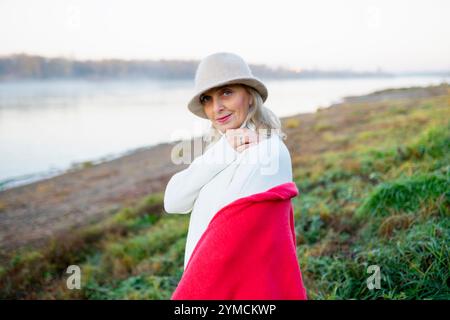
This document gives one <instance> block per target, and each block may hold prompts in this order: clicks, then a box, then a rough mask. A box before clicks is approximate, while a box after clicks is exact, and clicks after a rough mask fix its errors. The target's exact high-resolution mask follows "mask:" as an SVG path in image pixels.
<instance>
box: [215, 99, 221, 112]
mask: <svg viewBox="0 0 450 320" xmlns="http://www.w3.org/2000/svg"><path fill="white" fill-rule="evenodd" d="M213 103H214V105H213V109H214V112H215V113H220V112H221V111H222V110H223V109H224V106H223V104H222V100H220V99H214V102H213Z"/></svg>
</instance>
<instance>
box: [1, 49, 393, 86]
mask: <svg viewBox="0 0 450 320" xmlns="http://www.w3.org/2000/svg"><path fill="white" fill-rule="evenodd" d="M198 63H199V61H196V60H164V59H161V60H120V59H103V60H72V59H67V58H47V57H42V56H35V55H27V54H15V55H9V56H0V80H3V81H7V80H18V79H51V78H59V79H61V78H83V79H85V78H87V79H99V78H147V79H148V78H150V79H193V78H194V76H195V70H196V68H197V65H198ZM250 68H251V69H252V71H253V73H254V74H255V76H258V77H261V78H266V79H267V78H275V79H281V78H283V79H289V78H290V79H298V78H318V77H320V78H327V77H332V78H342V77H371V76H377V77H379V76H386V75H388V74H386V73H383V72H381V71H377V72H361V73H355V72H352V71H349V70H342V71H320V70H302V71H294V70H290V69H286V68H280V67H279V68H276V69H274V68H270V67H268V66H266V65H262V64H260V65H250Z"/></svg>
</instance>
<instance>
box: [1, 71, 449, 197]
mask: <svg viewBox="0 0 450 320" xmlns="http://www.w3.org/2000/svg"><path fill="white" fill-rule="evenodd" d="M443 81H447V82H448V78H446V77H394V78H376V79H375V78H366V79H356V78H355V79H342V80H341V79H314V80H272V81H265V83H266V85H267V87H268V90H269V98H268V100H267V101H266V103H265V105H266V106H267V107H269V108H271V109H272V110H273V111H274V112H275V113H276V114H277V115H278V116H279V117H284V116H289V115H293V114H297V113H304V112H314V111H315V110H316V109H317V108H318V107H326V106H329V105H330V104H332V103H336V102H339V101H341V99H342V98H343V97H345V96H349V95H362V94H367V93H370V92H372V91H375V90H381V89H386V88H399V87H407V86H427V85H431V84H439V83H441V82H443ZM192 90H193V81H185V80H183V81H181V80H171V81H151V80H148V81H147V80H140V81H138V80H134V81H118V80H117V81H115V80H111V81H86V80H77V81H75V80H66V81H61V80H59V81H50V80H49V81H26V82H7V83H0V190H4V189H7V188H11V187H14V186H18V185H22V184H26V183H30V182H33V181H36V180H40V179H44V178H47V177H51V176H54V175H56V174H60V173H62V172H64V171H65V170H67V169H68V168H70V167H71V166H73V165H74V164H76V163H81V162H84V161H92V162H93V163H98V162H101V161H105V160H108V159H113V158H116V157H118V156H121V155H123V154H126V153H128V152H132V150H134V149H136V148H142V147H148V146H151V145H155V144H158V143H161V142H169V141H175V140H179V139H181V138H183V139H185V138H189V137H193V136H198V135H200V134H202V132H204V130H206V129H207V128H208V127H209V123H208V121H206V120H203V119H200V118H197V117H196V116H194V115H192V114H191V113H190V112H189V111H188V110H187V107H186V103H187V101H188V100H189V99H190V97H191V93H192Z"/></svg>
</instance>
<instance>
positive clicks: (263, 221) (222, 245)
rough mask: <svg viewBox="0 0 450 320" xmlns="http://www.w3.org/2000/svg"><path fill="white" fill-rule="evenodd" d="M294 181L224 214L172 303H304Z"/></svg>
mask: <svg viewBox="0 0 450 320" xmlns="http://www.w3.org/2000/svg"><path fill="white" fill-rule="evenodd" d="M297 195H298V190H297V187H296V185H295V183H293V182H288V183H284V184H280V185H278V186H276V187H274V188H272V189H269V190H267V191H265V192H261V193H257V194H253V195H251V196H248V197H244V198H241V199H238V200H236V201H234V202H232V203H230V204H228V205H226V206H225V207H223V208H222V209H220V210H219V211H218V212H217V213H216V215H215V216H214V217H213V219H212V220H211V222H210V223H209V225H208V227H207V229H206V230H205V232H204V233H203V235H202V237H201V238H200V240H199V241H198V243H197V245H196V247H195V249H194V251H193V253H192V255H191V257H190V259H189V262H188V264H187V266H186V269H185V270H184V273H183V276H182V277H181V280H180V282H179V283H178V286H177V288H176V289H175V291H174V293H173V294H172V297H171V300H294V299H295V300H306V299H307V296H306V290H305V288H304V286H303V280H302V274H301V271H300V267H299V264H298V261H297V254H296V236H295V229H294V214H293V207H292V203H291V198H293V197H295V196H297Z"/></svg>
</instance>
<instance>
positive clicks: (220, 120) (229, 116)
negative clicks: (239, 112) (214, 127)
mask: <svg viewBox="0 0 450 320" xmlns="http://www.w3.org/2000/svg"><path fill="white" fill-rule="evenodd" d="M230 118H231V113H230V114H229V115H227V116H225V117H222V118H219V119H217V122H220V123H225V122H227V121H228V120H229V119H230Z"/></svg>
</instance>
